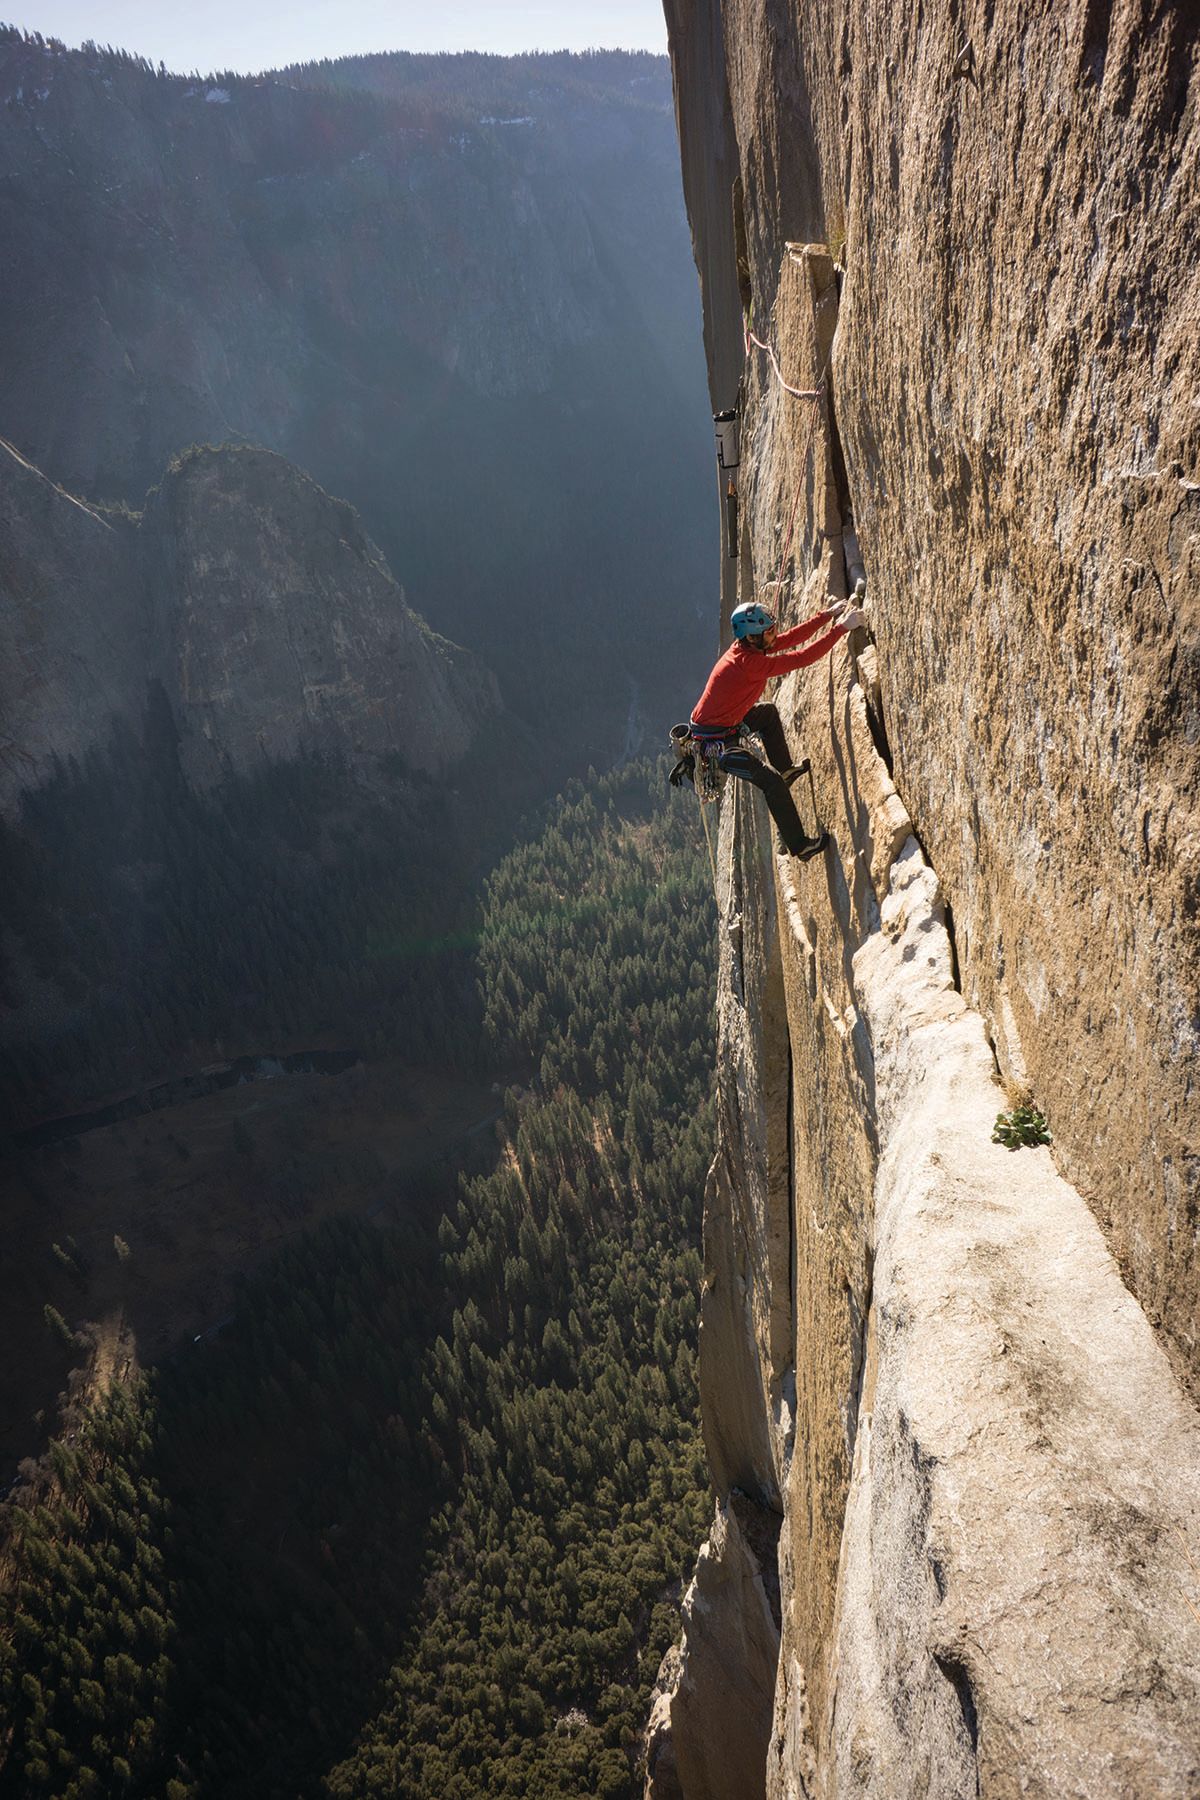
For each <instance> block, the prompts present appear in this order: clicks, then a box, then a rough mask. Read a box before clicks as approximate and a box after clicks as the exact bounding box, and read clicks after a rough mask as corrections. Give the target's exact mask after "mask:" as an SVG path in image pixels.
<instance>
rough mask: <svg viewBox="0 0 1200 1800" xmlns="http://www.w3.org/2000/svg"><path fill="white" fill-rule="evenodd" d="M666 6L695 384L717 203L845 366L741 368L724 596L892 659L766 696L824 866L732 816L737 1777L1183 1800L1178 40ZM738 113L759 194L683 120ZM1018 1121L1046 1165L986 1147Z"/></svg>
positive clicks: (770, 321)
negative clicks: (1013, 1110)
mask: <svg viewBox="0 0 1200 1800" xmlns="http://www.w3.org/2000/svg"><path fill="white" fill-rule="evenodd" d="M1152 10H1153V9H1152ZM668 22H669V26H670V30H671V35H672V53H673V57H674V61H675V68H676V83H677V102H678V108H679V112H680V118H681V135H682V136H683V141H684V146H685V159H684V167H685V182H686V185H687V190H688V197H689V206H690V210H691V216H692V220H693V229H694V231H695V232H696V233H697V237H698V240H699V241H698V243H697V261H698V264H699V267H700V270H701V279H702V286H704V287H705V288H706V289H711V293H712V296H713V304H712V305H711V307H710V308H709V321H710V340H709V345H708V348H709V356H710V372H711V373H713V374H714V377H716V376H722V375H723V373H724V371H725V369H726V366H727V363H728V360H729V358H730V357H731V356H735V355H736V354H737V353H738V348H739V344H740V335H741V330H742V325H743V320H742V318H741V317H734V316H731V308H730V305H729V302H728V289H729V285H730V281H731V280H732V279H733V276H734V274H736V271H733V272H731V271H730V270H729V269H728V267H726V268H725V269H724V271H723V273H722V275H721V277H720V279H719V280H718V278H717V277H716V276H714V273H713V270H712V266H711V265H712V260H713V258H712V255H711V253H710V248H709V246H708V245H707V244H706V242H705V241H704V238H703V234H704V232H705V230H706V229H707V221H709V220H711V219H714V218H718V217H719V216H720V212H721V208H722V206H723V205H728V206H729V207H731V208H734V207H740V209H741V217H740V220H739V221H738V227H739V228H738V232H737V234H734V233H733V232H731V233H730V241H731V242H732V241H733V238H734V236H735V235H736V236H737V237H738V239H739V242H740V243H742V244H743V245H744V264H745V272H746V274H747V275H748V284H749V296H748V298H749V306H750V310H749V313H748V318H749V322H750V325H751V328H752V330H753V332H754V334H755V336H757V337H760V338H762V339H763V340H764V341H767V342H770V343H771V344H772V346H773V347H774V348H775V350H776V353H777V355H778V358H779V362H780V366H781V368H782V369H783V372H784V374H785V376H786V377H787V379H788V380H789V381H790V382H791V383H792V385H794V386H796V387H799V388H809V387H812V386H814V385H815V384H817V382H818V381H820V382H822V385H823V393H822V397H821V400H820V401H819V403H817V404H816V405H815V406H814V404H813V403H812V402H805V401H800V400H797V399H796V398H794V397H793V396H791V395H789V394H787V393H785V392H784V390H783V388H782V387H781V386H780V384H779V383H778V382H777V380H776V379H775V376H774V374H773V373H772V370H771V367H770V364H769V362H768V361H767V359H766V358H765V356H763V355H761V354H760V353H759V352H757V351H756V350H754V351H752V355H751V358H750V360H748V361H747V364H746V371H745V377H746V378H745V386H744V389H743V430H742V442H743V467H742V470H741V471H740V477H741V499H742V508H743V518H744V521H745V527H744V533H743V541H742V556H741V559H740V567H739V569H738V584H739V587H740V591H741V592H742V593H743V594H745V593H748V592H750V591H751V590H753V591H758V592H761V591H762V589H763V588H764V587H765V585H766V584H767V583H768V582H770V581H777V582H778V583H779V586H778V587H777V589H776V590H775V597H776V604H777V606H778V608H779V611H780V614H781V622H782V623H785V624H792V623H794V622H796V621H797V620H799V619H801V618H803V617H806V616H807V615H808V614H809V613H810V612H811V611H813V610H815V608H816V607H817V606H819V605H820V604H821V603H822V601H823V599H824V597H825V594H826V593H827V592H830V591H832V592H835V593H836V592H842V591H845V588H846V585H847V582H848V580H852V579H853V578H854V577H855V575H856V574H857V573H859V572H865V573H866V575H867V577H868V581H869V586H870V593H871V599H872V620H871V623H872V628H873V637H874V639H875V641H874V642H873V643H871V642H869V641H867V640H866V638H865V636H864V635H863V634H857V635H856V637H855V638H854V639H852V640H851V641H850V643H849V644H848V645H847V646H844V647H839V648H838V649H837V650H836V651H835V652H834V655H833V657H832V658H831V659H830V661H829V662H828V663H827V664H824V665H821V666H820V667H818V668H817V669H815V670H810V671H806V672H804V673H802V674H800V675H799V676H794V677H790V678H788V680H787V681H786V682H785V683H784V684H782V692H781V693H780V694H779V696H778V699H779V703H780V710H781V713H782V715H783V718H784V722H785V725H786V727H787V729H788V731H789V733H790V735H791V741H792V748H793V752H794V754H795V755H797V756H799V755H802V754H804V755H809V756H810V757H811V758H812V760H813V767H814V788H815V795H816V801H817V809H818V813H819V815H820V817H821V820H822V821H823V822H824V823H825V824H826V825H828V827H829V828H830V830H831V831H832V833H833V835H834V838H835V844H836V848H835V851H834V852H833V853H831V854H830V855H828V856H827V857H826V859H825V861H824V863H823V864H822V863H820V862H818V863H815V864H810V865H806V866H803V867H798V866H796V865H789V864H783V863H779V864H773V863H772V859H771V854H770V840H769V834H768V832H767V830H766V828H765V816H763V815H761V814H760V808H759V802H758V801H757V800H756V799H755V798H753V797H752V796H750V795H749V794H748V792H747V790H744V789H737V787H736V784H731V791H730V792H729V793H728V794H727V796H726V800H725V802H724V804H723V814H724V817H723V820H722V832H721V851H720V866H719V869H718V889H719V899H720V904H721V912H722V975H721V990H720V1007H721V1025H720V1028H721V1044H720V1109H719V1117H720V1131H721V1141H720V1147H719V1149H718V1155H717V1161H716V1164H715V1165H714V1172H713V1177H712V1180H711V1181H710V1192H709V1197H708V1208H707V1217H706V1231H707V1237H708V1243H707V1248H706V1291H705V1296H704V1305H703V1310H702V1321H703V1323H702V1344H701V1364H702V1376H703V1382H702V1389H703V1404H704V1407H705V1412H706V1436H707V1440H708V1443H709V1449H710V1456H711V1459H712V1466H713V1470H714V1475H715V1477H716V1480H717V1484H718V1489H719V1493H720V1496H721V1501H722V1502H724V1501H725V1500H726V1497H727V1495H728V1494H729V1493H730V1492H731V1491H732V1489H733V1488H734V1487H735V1486H737V1487H741V1488H745V1489H746V1490H747V1491H750V1492H753V1493H755V1495H756V1496H757V1498H758V1499H759V1500H760V1501H761V1502H762V1503H764V1504H766V1505H781V1506H782V1508H783V1513H784V1522H783V1526H782V1530H781V1534H780V1543H779V1567H780V1574H781V1584H782V1613H781V1619H782V1630H781V1646H780V1655H779V1662H778V1669H777V1681H776V1692H775V1701H774V1713H773V1717H771V1718H769V1719H768V1718H766V1717H765V1716H764V1714H763V1713H762V1712H761V1711H760V1712H759V1714H758V1715H757V1725H756V1732H757V1735H756V1737H755V1743H756V1745H757V1746H758V1747H759V1749H760V1750H761V1760H758V1755H759V1749H756V1751H755V1752H754V1754H753V1755H751V1756H749V1757H748V1760H747V1764H746V1767H745V1768H744V1770H743V1772H742V1775H741V1782H742V1785H741V1787H740V1788H739V1789H737V1791H738V1792H739V1794H741V1795H743V1796H746V1795H751V1794H753V1793H756V1792H758V1793H761V1792H763V1791H766V1792H769V1793H770V1794H771V1795H772V1796H780V1797H782V1796H785V1795H786V1796H789V1797H794V1800H799V1797H800V1796H816V1795H820V1796H823V1797H826V1796H829V1797H831V1796H835V1795H837V1796H845V1795H857V1794H863V1795H867V1794H870V1795H876V1796H879V1797H880V1800H884V1797H886V1800H895V1797H897V1796H901V1795H905V1796H907V1795H909V1794H911V1795H913V1796H914V1797H915V1796H917V1795H922V1794H932V1795H947V1796H949V1795H954V1796H957V1795H959V1794H963V1795H968V1794H976V1793H982V1794H987V1795H1007V1794H1009V1793H1013V1794H1015V1793H1023V1794H1047V1795H1049V1794H1056V1795H1057V1794H1073V1795H1074V1794H1077V1795H1079V1796H1081V1797H1082V1796H1085V1795H1086V1796H1095V1795H1098V1794H1104V1795H1112V1796H1114V1797H1115V1796H1117V1795H1121V1796H1125V1795H1146V1796H1150V1795H1155V1796H1159V1795H1172V1796H1174V1795H1178V1796H1180V1797H1181V1800H1182V1796H1185V1795H1188V1794H1191V1793H1192V1792H1194V1791H1195V1790H1196V1787H1197V1785H1198V1784H1200V1727H1198V1726H1197V1723H1196V1720H1197V1717H1200V1711H1198V1708H1197V1699H1198V1695H1197V1691H1196V1677H1195V1667H1196V1657H1197V1653H1198V1651H1200V1611H1198V1609H1200V1592H1198V1591H1197V1590H1198V1589H1200V1580H1198V1579H1197V1576H1196V1573H1195V1570H1196V1567H1197V1566H1200V1543H1198V1542H1197V1532H1198V1520H1197V1516H1196V1495H1197V1494H1198V1493H1200V1438H1198V1435H1197V1421H1196V1413H1195V1410H1194V1406H1193V1405H1192V1404H1191V1403H1190V1401H1189V1399H1188V1398H1187V1395H1186V1392H1185V1389H1184V1387H1182V1386H1181V1380H1182V1381H1184V1382H1187V1381H1193V1382H1194V1378H1195V1370H1196V1363H1195V1350H1196V1341H1195V1318H1196V1298H1197V1296H1196V1263H1195V1239H1196V1232H1195V1221H1196V1211H1197V1193H1196V1188H1197V1169H1196V1160H1195V1151H1194V1148H1193V1146H1192V1132H1191V1130H1190V1128H1189V1118H1190V1117H1192V1116H1194V1106H1193V1095H1194V1088H1195V1078H1196V1061H1195V1031H1196V1020H1197V1016H1198V1013H1200V1007H1198V999H1200V992H1198V990H1200V979H1198V975H1200V965H1198V961H1197V942H1196V930H1195V911H1196V908H1195V845H1196V843H1197V841H1200V839H1198V838H1197V835H1196V804H1197V803H1196V799H1195V795H1196V792H1197V785H1196V779H1195V778H1196V775H1197V772H1198V771H1197V767H1196V764H1197V760H1198V758H1200V749H1198V745H1200V730H1198V729H1197V726H1196V722H1195V719H1194V718H1193V716H1192V715H1193V713H1194V710H1195V704H1196V701H1195V695H1196V692H1197V684H1196V681H1195V657H1196V644H1197V641H1200V638H1198V627H1200V613H1198V611H1197V602H1196V601H1195V598H1194V591H1195V573H1196V563H1197V555H1198V543H1200V537H1198V533H1200V523H1198V520H1200V511H1198V507H1200V471H1198V469H1197V449H1198V444H1200V414H1197V413H1196V410H1195V407H1194V403H1193V402H1194V395H1195V391H1196V386H1197V382H1196V375H1197V373H1198V371H1197V363H1198V362H1200V348H1198V345H1200V338H1198V337H1197V334H1196V331H1195V316H1196V312H1195V306H1196V300H1195V295H1196V286H1195V284H1196V281H1197V278H1198V277H1197V256H1196V250H1197V244H1198V242H1200V237H1198V233H1197V223H1198V220H1200V201H1198V200H1197V193H1198V192H1200V190H1198V189H1197V188H1196V186H1195V184H1194V183H1191V184H1189V183H1188V181H1187V177H1186V172H1187V171H1188V170H1189V169H1194V167H1195V163H1196V160H1197V154H1198V151H1200V125H1198V124H1197V116H1196V113H1195V109H1194V104H1191V103H1190V102H1189V95H1190V96H1192V97H1193V99H1194V93H1195V58H1196V54H1197V52H1196V47H1195V45H1194V44H1193V43H1192V42H1191V41H1190V38H1189V36H1188V34H1187V32H1186V31H1185V29H1184V25H1183V12H1182V9H1173V8H1170V7H1163V8H1159V9H1158V10H1157V11H1154V16H1153V18H1150V17H1149V16H1147V18H1145V19H1143V18H1142V17H1141V12H1140V11H1139V9H1137V8H1134V7H1126V8H1117V9H1113V12H1112V14H1111V15H1109V14H1108V13H1105V14H1104V17H1103V19H1101V15H1100V14H1098V13H1097V11H1096V9H1095V8H1087V9H1078V10H1077V11H1076V12H1072V13H1070V14H1068V15H1063V16H1059V15H1054V16H1050V15H1048V14H1047V15H1045V16H1043V17H1040V18H1036V19H1035V18H1030V17H1029V16H1027V9H1018V8H1017V7H1015V6H1008V5H1002V6H999V7H996V8H993V9H991V10H990V12H989V13H988V15H987V19H986V22H985V18H984V15H983V13H980V15H979V18H978V19H975V18H974V16H973V15H972V16H971V17H969V18H966V19H964V17H963V15H962V14H961V12H952V11H951V9H950V8H949V7H948V6H935V7H934V8H933V9H932V10H930V9H926V11H925V12H924V13H923V14H922V17H921V20H920V22H919V23H917V22H914V21H913V19H912V17H911V15H909V14H906V13H904V12H903V10H902V9H901V10H897V9H894V8H887V7H885V6H883V5H882V3H881V0H879V3H872V4H870V5H868V6H867V7H866V8H862V7H859V8H857V9H850V8H848V7H845V6H835V7H833V8H832V9H829V8H818V7H817V6H816V5H815V4H810V3H809V0H801V4H800V5H799V6H797V7H789V8H784V7H782V6H777V5H771V4H765V3H764V0H727V3H726V4H725V5H724V6H718V5H716V4H715V0H714V3H712V4H696V5H686V6H685V5H683V4H677V5H674V6H672V7H671V8H669V9H668ZM714 43H715V44H718V45H719V47H720V55H719V56H718V55H717V54H716V53H715V52H711V51H710V52H709V53H708V54H707V58H704V57H701V56H700V55H699V53H698V48H697V47H698V46H702V45H712V44H714ZM701 68H703V69H705V70H706V72H707V77H708V79H710V80H711V81H715V82H722V81H723V82H724V83H725V84H726V85H725V88H724V90H723V92H718V93H715V94H714V93H713V92H709V91H705V92H697V93H693V92H691V91H690V89H689V83H695V82H696V81H697V79H698V71H699V70H700V69H701ZM722 118H724V119H725V120H726V121H727V124H728V129H731V130H732V132H733V135H734V138H735V141H736V144H737V152H738V157H737V161H738V167H737V171H736V184H737V185H736V189H735V187H734V184H732V183H730V182H729V180H728V167H727V158H726V156H725V154H724V150H723V147H720V146H719V147H718V148H719V151H720V153H719V154H718V153H714V154H713V155H712V156H711V157H710V158H709V159H708V160H707V161H706V160H705V158H704V157H703V155H702V154H701V153H700V152H699V151H698V149H697V133H696V131H695V130H694V129H693V130H692V134H691V138H690V140H689V136H688V130H689V126H688V121H689V120H691V121H692V124H693V127H694V125H695V121H696V120H700V119H703V120H711V119H722ZM689 142H690V150H689ZM1114 170H1116V171H1119V173H1118V174H1116V176H1114V174H1113V171H1114ZM741 297H742V298H746V292H745V284H744V283H743V289H742V296H741ZM1189 321H1190V324H1189ZM713 399H714V405H715V406H723V405H726V404H728V399H727V397H726V396H725V395H724V392H723V385H721V384H719V383H718V381H717V380H716V379H714V384H713ZM789 524H791V532H790V542H789ZM802 810H803V809H802ZM780 1019H782V1021H783V1023H782V1026H781V1025H780V1024H779V1021H780ZM997 1068H998V1070H999V1074H998V1073H997ZM1030 1092H1031V1093H1032V1094H1033V1096H1034V1097H1035V1099H1036V1101H1037V1103H1038V1105H1039V1106H1041V1107H1042V1108H1043V1109H1044V1110H1045V1112H1046V1113H1047V1115H1048V1116H1049V1119H1050V1123H1051V1127H1052V1129H1053V1133H1054V1140H1055V1144H1054V1150H1053V1153H1052V1152H1051V1151H1048V1150H1045V1149H1042V1150H1023V1151H1021V1152H1018V1153H1016V1154H1010V1153H1009V1152H1008V1151H1006V1150H1004V1149H1002V1148H1001V1147H999V1146H996V1145H993V1144H992V1143H991V1139H990V1132H991V1126H992V1122H993V1121H994V1119H995V1117H996V1114H997V1113H998V1112H999V1111H1000V1110H1001V1109H1002V1108H1003V1107H1004V1106H1005V1105H1006V1104H1007V1098H1006V1096H1012V1095H1015V1094H1019V1093H1030ZM785 1269H786V1271H787V1280H786V1284H785V1283H784V1279H783V1271H784V1270H785ZM1122 1277H1124V1280H1123V1279H1122ZM1126 1283H1128V1286H1127V1285H1126ZM785 1286H786V1297H785ZM1130 1289H1132V1293H1131V1292H1130ZM1135 1297H1136V1298H1135ZM1139 1301H1140V1303H1141V1304H1140V1306H1139V1304H1138V1302H1139ZM710 1554H711V1545H710ZM683 1653H684V1659H685V1660H686V1654H687V1639H686V1634H685V1639H684V1645H683ZM731 1654H733V1651H732V1639H731ZM677 1691H681V1690H677ZM708 1700H709V1704H708V1705H707V1707H705V1708H704V1709H701V1708H698V1707H697V1706H696V1705H695V1704H694V1702H693V1703H692V1704H691V1705H690V1706H688V1707H684V1706H680V1708H679V1709H678V1717H677V1718H676V1719H675V1724H676V1727H677V1729H678V1730H679V1731H680V1732H683V1731H684V1730H687V1729H690V1730H692V1731H697V1730H699V1731H701V1732H702V1733H705V1734H707V1740H708V1741H709V1742H710V1743H711V1744H712V1745H713V1746H714V1750H715V1748H716V1747H717V1746H719V1745H720V1744H721V1743H723V1741H724V1737H723V1716H722V1710H721V1692H720V1687H719V1684H714V1685H713V1687H712V1689H711V1691H710V1693H709V1696H708ZM670 1704H671V1703H670V1701H669V1700H668V1701H665V1702H664V1706H665V1707H666V1709H668V1710H669V1709H670ZM660 1710H663V1708H661V1707H660ZM685 1714H686V1717H687V1721H688V1722H687V1724H686V1725H685V1724H684V1719H685ZM686 1762H687V1758H686V1756H684V1755H681V1754H680V1746H679V1745H677V1746H676V1765H677V1769H678V1770H679V1771H680V1772H681V1774H682V1775H683V1777H684V1786H683V1792H684V1795H685V1800H690V1793H689V1789H688V1787H687V1782H686ZM698 1791H699V1790H698ZM730 1791H731V1792H732V1791H733V1790H732V1789H731V1790H730Z"/></svg>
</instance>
